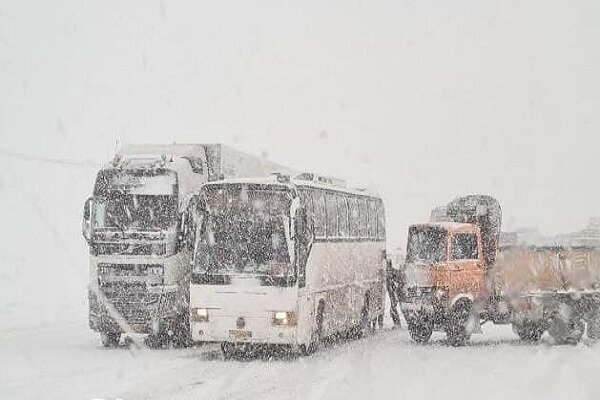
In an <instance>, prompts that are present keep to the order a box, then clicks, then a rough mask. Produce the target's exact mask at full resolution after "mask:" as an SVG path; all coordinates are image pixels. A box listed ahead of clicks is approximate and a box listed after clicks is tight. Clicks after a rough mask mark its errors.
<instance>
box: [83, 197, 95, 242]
mask: <svg viewBox="0 0 600 400" xmlns="http://www.w3.org/2000/svg"><path fill="white" fill-rule="evenodd" d="M92 204H93V200H92V198H91V197H89V198H88V199H87V200H86V201H85V205H84V206H83V221H82V223H81V233H82V235H83V237H84V238H85V240H86V241H88V242H89V241H90V240H91V239H92Z"/></svg>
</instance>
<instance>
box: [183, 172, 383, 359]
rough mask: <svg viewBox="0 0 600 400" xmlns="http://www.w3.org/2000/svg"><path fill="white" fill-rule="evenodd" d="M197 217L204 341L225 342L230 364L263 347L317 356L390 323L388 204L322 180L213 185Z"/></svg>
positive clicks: (195, 335)
mask: <svg viewBox="0 0 600 400" xmlns="http://www.w3.org/2000/svg"><path fill="white" fill-rule="evenodd" d="M188 214H189V218H188V220H189V221H195V222H194V223H193V227H190V229H189V230H190V233H189V234H188V236H189V237H188V248H189V250H190V251H191V253H192V255H191V260H192V278H191V284H190V328H191V334H192V339H193V340H194V341H196V342H219V343H221V346H222V349H223V352H224V354H225V355H226V356H227V355H230V354H231V352H232V351H234V350H236V349H237V348H238V347H250V346H249V345H254V344H256V345H259V344H261V345H265V344H278V345H287V346H290V347H291V348H292V349H293V350H294V351H300V352H303V353H307V352H311V351H314V349H316V348H317V347H318V345H319V343H320V342H321V340H322V339H323V338H326V337H331V336H333V335H336V334H341V333H347V332H356V333H364V332H365V331H367V330H371V329H373V328H374V327H375V325H376V324H377V322H379V323H380V324H381V323H382V321H383V310H384V306H383V302H384V296H385V295H384V285H385V262H384V259H385V216H384V207H383V202H382V200H381V199H380V198H378V197H376V196H373V195H369V194H367V193H366V192H363V191H358V190H350V189H346V188H345V187H343V186H340V182H339V181H334V180H331V179H327V178H322V177H318V176H315V175H313V174H301V175H299V176H298V177H296V179H294V180H290V178H289V177H288V176H283V175H277V176H273V177H271V178H267V179H265V178H262V179H236V180H221V181H216V182H210V183H207V184H205V185H203V186H202V188H201V190H200V192H199V193H198V195H197V196H195V197H194V198H193V199H192V200H191V202H190V208H189V209H188ZM192 232H193V233H192Z"/></svg>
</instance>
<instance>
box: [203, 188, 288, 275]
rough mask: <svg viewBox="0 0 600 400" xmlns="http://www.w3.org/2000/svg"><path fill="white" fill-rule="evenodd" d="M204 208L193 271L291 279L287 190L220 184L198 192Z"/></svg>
mask: <svg viewBox="0 0 600 400" xmlns="http://www.w3.org/2000/svg"><path fill="white" fill-rule="evenodd" d="M202 202H203V203H204V207H205V210H206V218H205V219H204V223H203V226H202V227H201V232H200V233H199V235H198V237H197V239H196V240H197V245H196V251H195V262H194V272H195V273H201V274H222V275H223V274H224V275H230V274H254V275H262V276H272V277H290V276H292V275H293V273H294V272H293V268H292V263H291V261H290V260H291V257H290V254H291V252H292V247H291V241H290V234H289V226H290V217H289V215H290V205H291V194H290V192H289V190H287V188H285V187H278V186H273V185H219V186H214V185H211V186H208V187H205V188H204V189H203V191H202Z"/></svg>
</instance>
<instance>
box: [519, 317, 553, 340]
mask: <svg viewBox="0 0 600 400" xmlns="http://www.w3.org/2000/svg"><path fill="white" fill-rule="evenodd" d="M512 327H513V331H514V332H515V333H516V334H517V335H518V336H519V339H521V340H522V341H524V342H538V341H539V340H540V339H541V338H542V335H543V334H544V330H545V329H544V324H543V322H541V321H531V320H525V321H523V322H522V323H520V324H517V323H513V324H512Z"/></svg>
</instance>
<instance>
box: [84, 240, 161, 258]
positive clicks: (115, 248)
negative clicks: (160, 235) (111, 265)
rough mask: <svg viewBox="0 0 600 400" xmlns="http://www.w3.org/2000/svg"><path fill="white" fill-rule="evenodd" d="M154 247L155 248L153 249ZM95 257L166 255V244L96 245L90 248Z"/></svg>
mask: <svg viewBox="0 0 600 400" xmlns="http://www.w3.org/2000/svg"><path fill="white" fill-rule="evenodd" d="M153 246H154V247H153ZM90 251H91V253H92V254H93V255H98V256H105V255H132V256H134V255H141V256H149V255H152V254H156V255H164V254H165V251H166V244H165V243H156V244H151V243H95V244H93V245H91V246H90Z"/></svg>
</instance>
